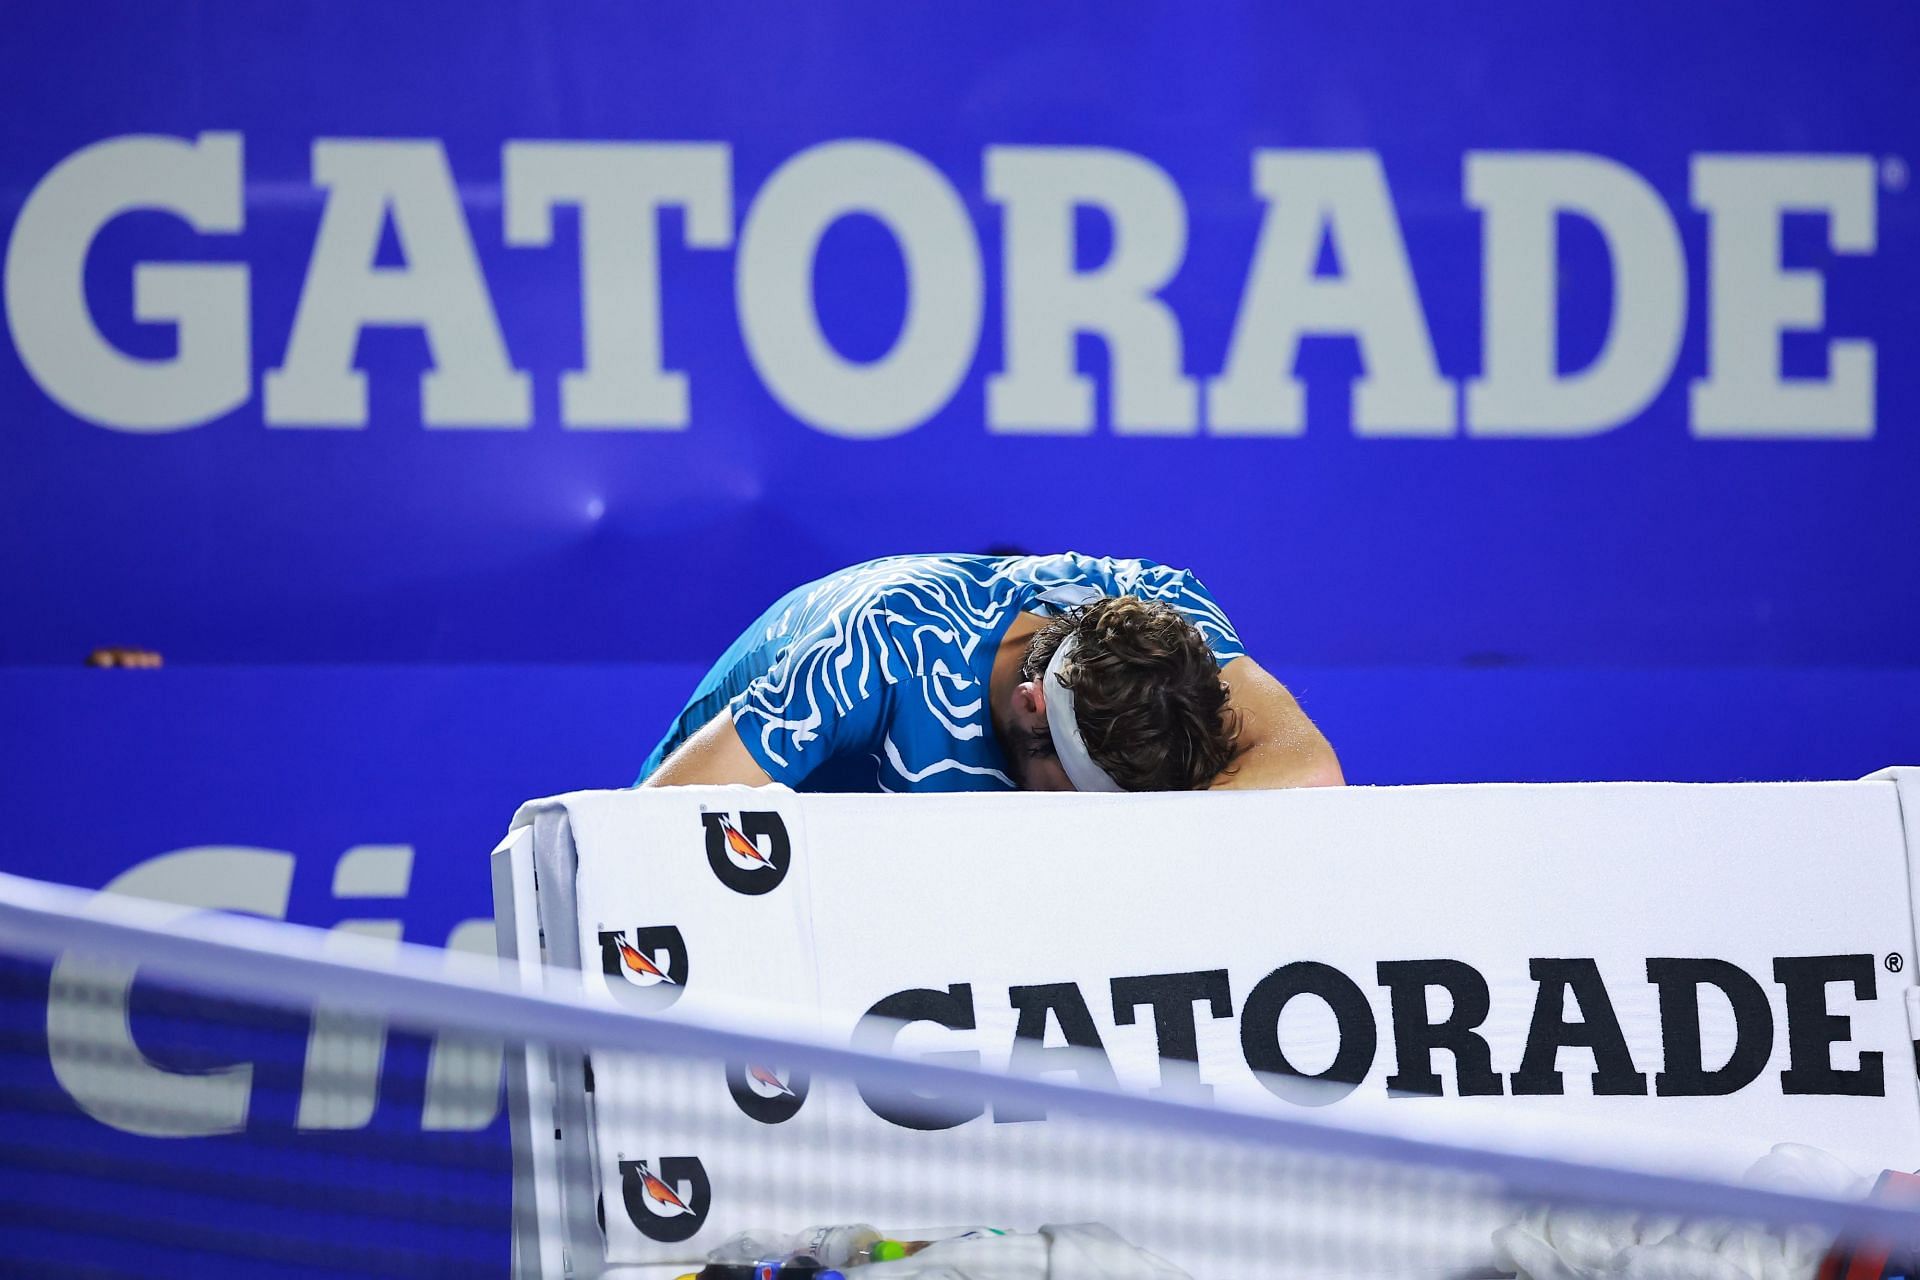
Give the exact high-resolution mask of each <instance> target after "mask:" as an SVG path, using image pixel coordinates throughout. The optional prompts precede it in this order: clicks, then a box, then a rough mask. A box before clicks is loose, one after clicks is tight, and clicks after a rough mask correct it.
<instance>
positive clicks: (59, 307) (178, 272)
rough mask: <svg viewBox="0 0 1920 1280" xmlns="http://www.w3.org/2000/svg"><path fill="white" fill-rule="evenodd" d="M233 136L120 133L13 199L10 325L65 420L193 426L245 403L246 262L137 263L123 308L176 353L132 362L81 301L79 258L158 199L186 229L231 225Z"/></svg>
mask: <svg viewBox="0 0 1920 1280" xmlns="http://www.w3.org/2000/svg"><path fill="white" fill-rule="evenodd" d="M241 177H242V174H241V157H240V135H239V134H236V133H203V134H201V135H200V137H199V138H198V139H197V140H196V141H193V142H186V141H182V140H181V139H178V138H149V137H128V138H113V139H109V140H108V141H106V142H97V143H95V144H94V145H92V146H90V147H86V148H83V149H82V150H80V151H76V152H75V153H74V154H72V155H70V156H68V157H67V158H66V159H65V160H62V161H61V162H60V163H59V164H58V165H55V166H54V168H53V169H52V170H51V171H50V172H49V173H48V174H47V176H46V177H44V178H42V179H41V180H40V182H39V184H38V185H37V186H35V187H34V189H33V191H32V192H31V193H30V194H29V195H28V196H27V199H26V203H25V204H23V205H22V206H21V207H20V216H19V218H18V219H17V220H16V221H15V222H14V225H13V235H12V237H11V239H10V240H9V241H8V244H7V264H6V306H7V324H8V327H9V328H10V329H11V330H12V333H13V342H14V346H15V348H16V349H17V350H18V351H19V352H20V362H21V363H22V364H24V365H25V366H26V367H27V371H28V372H29V373H30V374H32V375H33V379H34V381H35V382H36V383H38V384H39V386H40V389H41V390H42V391H44V392H46V393H47V395H48V396H50V397H51V398H52V399H53V400H55V401H57V402H58V403H59V404H60V406H61V407H62V408H64V409H66V410H67V411H68V412H70V413H72V414H73V415H74V416H76V417H79V418H84V419H85V420H87V421H88V422H92V423H96V424H98V425H100V426H103V427H112V428H115V429H116V430H120V431H173V430H177V429H179V428H182V427H195V426H199V425H201V424H202V423H205V422H209V421H212V420H213V419H214V418H217V417H219V416H220V415H222V414H224V413H227V412H230V411H231V410H233V409H237V408H239V407H240V406H241V405H243V404H245V403H246V401H247V397H248V394H249V392H250V388H251V385H252V377H253V369H252V356H251V347H250V345H249V328H250V321H249V316H248V309H247V269H246V268H245V267H243V266H241V265H239V264H237V263H225V264H221V263H184V262H182V263H166V264H162V263H152V262H143V263H141V264H139V265H138V266H136V267H135V268H134V269H133V315H134V318H135V319H136V320H141V321H144V322H147V323H150V324H170V325H172V326H173V327H174V332H175V333H176V334H177V335H178V342H179V350H178V352H177V354H175V355H174V356H172V357H171V358H168V359H160V360H147V359H138V358H135V357H133V356H130V355H127V354H126V353H125V352H123V351H121V350H119V349H118V348H116V347H115V346H113V344H112V343H110V342H108V341H107V339H106V338H105V337H104V336H103V335H102V334H101V332H100V329H99V327H98V326H97V325H96V324H95V323H94V318H93V314H92V312H91V311H90V310H89V309H88V307H87V295H86V272H87V256H88V253H89V251H90V250H91V249H92V248H93V242H94V238H95V237H96V236H98V235H99V233H100V231H101V229H102V228H104V227H105V226H106V225H107V224H108V223H109V222H111V221H113V220H114V219H115V218H118V217H119V216H120V215H122V214H124V213H129V212H132V211H134V210H136V209H158V210H161V211H163V212H166V213H170V214H173V215H174V216H176V217H178V218H180V219H182V220H184V221H185V222H186V223H187V224H188V225H189V226H191V227H192V228H193V229H194V230H195V231H199V232H202V233H205V234H222V235H230V234H233V233H236V232H238V231H240V229H241V227H242V225H243V216H244V211H243V209H242V207H241V199H240V188H241Z"/></svg>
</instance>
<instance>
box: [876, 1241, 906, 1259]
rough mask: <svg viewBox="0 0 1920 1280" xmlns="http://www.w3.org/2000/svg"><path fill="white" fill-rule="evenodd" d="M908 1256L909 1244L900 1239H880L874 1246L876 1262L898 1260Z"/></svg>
mask: <svg viewBox="0 0 1920 1280" xmlns="http://www.w3.org/2000/svg"><path fill="white" fill-rule="evenodd" d="M906 1256H907V1246H905V1245H904V1244H901V1243H900V1242H899V1241H898V1240H879V1241H876V1242H875V1243H874V1246H873V1260H874V1261H875V1262H897V1261H899V1260H900V1259H901V1258H904V1257H906Z"/></svg>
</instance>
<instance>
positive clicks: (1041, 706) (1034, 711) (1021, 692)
mask: <svg viewBox="0 0 1920 1280" xmlns="http://www.w3.org/2000/svg"><path fill="white" fill-rule="evenodd" d="M1013 705H1014V706H1015V707H1016V708H1017V709H1019V710H1021V711H1024V712H1026V713H1027V714H1029V715H1041V714H1043V713H1044V712H1045V711H1046V709H1047V695H1046V693H1045V691H1044V690H1042V689H1041V687H1040V682H1039V681H1037V680H1023V681H1021V682H1020V683H1019V684H1018V685H1015V686H1014V690H1013Z"/></svg>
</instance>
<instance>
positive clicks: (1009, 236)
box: [986, 147, 1199, 435]
mask: <svg viewBox="0 0 1920 1280" xmlns="http://www.w3.org/2000/svg"><path fill="white" fill-rule="evenodd" d="M986 187H987V195H988V196H989V197H991V198H992V199H993V200H994V201H996V202H997V203H999V204H1000V205H1001V206H1003V208H1004V209H1005V216H1004V226H1005V228H1006V230H1005V247H1004V249H1003V251H1002V267H1001V271H1002V279H1003V286H1002V287H1003V291H1004V299H1003V305H1004V307H1005V311H1006V372H1005V373H1002V374H998V375H996V376H994V377H992V378H990V379H988V381H987V427H988V429H989V430H991V431H1001V432H1010V433H1022V434H1025V433H1038V434H1057V435H1084V434H1086V433H1087V432H1089V431H1092V430H1093V421H1094V407H1093V394H1094V386H1093V379H1092V378H1089V377H1087V376H1086V375H1085V374H1082V373H1079V372H1077V371H1076V370H1075V367H1074V339H1075V337H1077V336H1078V335H1080V334H1083V333H1086V334H1093V335H1096V336H1098V337H1099V338H1100V339H1101V340H1102V341H1104V342H1105V343H1106V344H1107V353H1108V367H1109V368H1110V369H1111V370H1112V373H1111V376H1110V382H1111V385H1112V388H1113V390H1112V406H1113V408H1112V421H1113V426H1114V430H1115V431H1117V432H1122V433H1127V434H1140V435H1148V434H1152V435H1191V434H1192V433H1193V431H1194V430H1195V427H1196V424H1197V421H1198V399H1199V398H1198V392H1197V389H1196V384H1195V382H1194V380H1193V379H1192V378H1189V377H1187V376H1186V374H1185V372H1184V371H1183V368H1182V365H1183V359H1182V352H1181V345H1180V320H1179V317H1178V316H1176V315H1174V313H1173V309H1172V308H1171V307H1169V306H1168V305H1167V304H1166V303H1165V302H1163V301H1161V300H1160V298H1159V297H1158V296H1157V294H1158V293H1159V291H1160V290H1161V289H1164V288H1165V287H1166V286H1167V283H1168V282H1169V281H1170V280H1172V279H1173V277H1174V275H1175V273H1177V272H1178V271H1179V270H1180V263H1181V261H1182V259H1184V258H1185V256H1186V252H1187V206H1186V203H1185V201H1183V200H1182V199H1181V198H1180V188H1179V187H1177V186H1175V185H1174V182H1173V179H1172V178H1170V177H1168V176H1167V173H1166V171H1165V170H1164V169H1162V168H1160V166H1158V165H1156V164H1154V163H1153V162H1152V161H1150V160H1147V159H1145V158H1143V157H1141V156H1137V155H1133V154H1131V153H1129V152H1126V151H1112V150H1107V149H1103V148H1098V147H989V148H987V158H986ZM1086 207H1091V208H1097V209H1099V210H1100V211H1101V212H1103V213H1104V214H1105V215H1106V216H1107V219H1108V221H1109V222H1110V223H1111V226H1112V233H1113V247H1112V249H1111V251H1110V252H1109V253H1108V254H1107V257H1106V261H1104V262H1103V263H1101V264H1100V265H1099V266H1098V267H1095V268H1092V269H1090V270H1084V271H1083V270H1078V269H1076V268H1075V266H1074V262H1075V248H1076V239H1075V235H1074V214H1075V212H1076V211H1077V210H1078V209H1081V208H1086Z"/></svg>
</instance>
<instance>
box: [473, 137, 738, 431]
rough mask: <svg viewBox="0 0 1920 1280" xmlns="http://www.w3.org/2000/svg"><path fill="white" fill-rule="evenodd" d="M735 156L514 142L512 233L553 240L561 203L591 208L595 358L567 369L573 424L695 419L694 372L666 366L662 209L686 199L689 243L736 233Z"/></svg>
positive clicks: (686, 149) (587, 338)
mask: <svg viewBox="0 0 1920 1280" xmlns="http://www.w3.org/2000/svg"><path fill="white" fill-rule="evenodd" d="M732 164H733V157H732V153H731V151H730V150H729V148H727V147H726V146H724V145H721V144H719V143H651V144H639V143H615V142H509V143H508V144H507V145H506V148H505V152H504V157H503V161H502V168H503V172H504V178H503V185H504V186H505V188H506V202H507V208H506V233H507V235H506V238H507V243H508V244H510V245H525V246H530V247H535V248H537V247H539V246H542V245H548V244H552V243H553V208H554V206H555V205H559V204H572V205H577V206H578V207H579V209H580V308H581V321H580V327H581V334H582V337H583V339H584V342H583V346H584V348H585V351H586V360H585V366H584V368H582V369H580V370H578V371H569V372H567V373H563V374H561V375H560V419H561V421H562V422H564V423H565V424H566V425H567V426H569V427H614V428H620V427H670V428H672V427H684V426H686V425H687V422H688V420H689V416H690V411H689V408H688V396H687V376H686V374H684V373H679V372H674V371H670V370H667V369H666V368H664V367H663V366H662V363H661V360H662V357H661V350H660V334H661V317H660V313H661V301H660V211H661V210H662V209H663V208H667V207H670V206H671V207H677V208H681V209H684V210H685V211H686V238H687V243H688V244H689V245H691V246H692V247H694V248H697V249H724V248H726V247H727V246H729V245H731V244H732V243H733V174H732Z"/></svg>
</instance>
